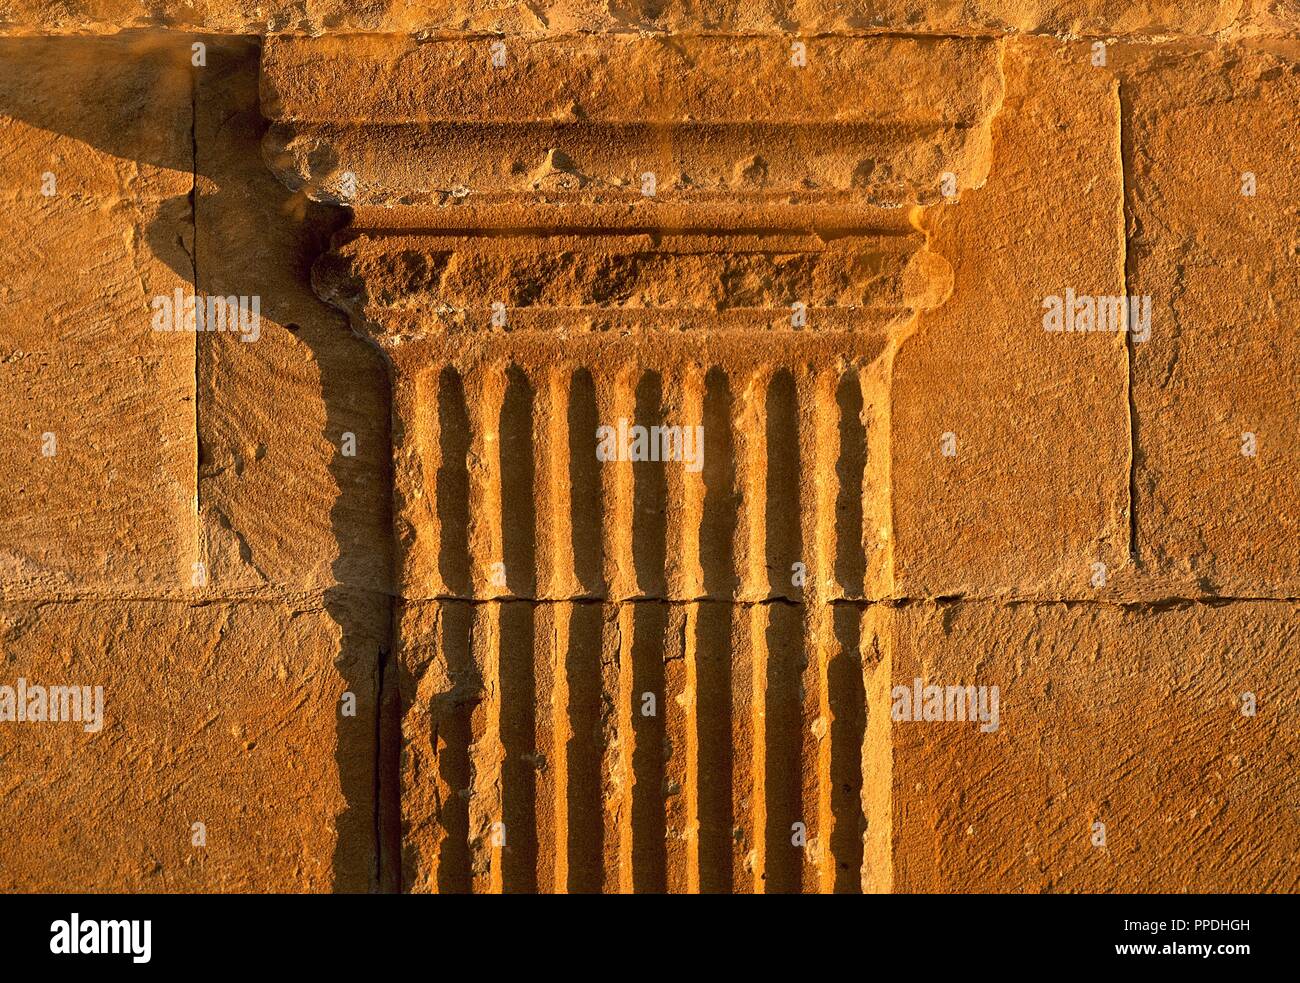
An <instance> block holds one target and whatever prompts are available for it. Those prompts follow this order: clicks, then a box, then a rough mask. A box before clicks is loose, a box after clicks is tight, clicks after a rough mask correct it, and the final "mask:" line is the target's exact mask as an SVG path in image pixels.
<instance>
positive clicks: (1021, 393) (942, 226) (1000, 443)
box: [878, 41, 1129, 597]
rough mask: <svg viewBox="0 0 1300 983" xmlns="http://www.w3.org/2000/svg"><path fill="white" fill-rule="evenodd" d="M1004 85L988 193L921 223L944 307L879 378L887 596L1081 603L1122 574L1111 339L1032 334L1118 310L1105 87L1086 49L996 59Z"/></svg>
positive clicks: (1124, 407)
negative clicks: (1101, 298)
mask: <svg viewBox="0 0 1300 983" xmlns="http://www.w3.org/2000/svg"><path fill="white" fill-rule="evenodd" d="M1004 70H1005V72H1006V75H1007V95H1006V100H1005V102H1004V104H1003V107H1002V113H1001V115H1000V116H999V117H998V119H997V120H996V122H995V124H994V131H993V161H992V166H991V168H990V173H989V179H988V183H987V184H986V185H985V187H984V188H982V189H979V190H975V191H970V192H966V193H963V194H962V196H961V201H960V202H958V203H954V204H946V205H943V206H938V207H936V208H935V209H932V210H931V211H930V212H928V213H927V221H928V222H929V223H930V224H931V228H932V231H931V238H930V242H929V246H928V248H929V249H930V250H931V251H933V252H935V253H937V254H938V255H940V256H944V257H946V258H948V259H949V260H950V261H951V262H952V264H953V293H952V297H951V298H950V299H949V300H948V302H947V303H946V304H944V305H943V306H942V307H940V308H939V309H938V310H936V311H933V312H929V313H924V314H922V315H921V316H920V317H919V318H918V320H917V323H916V328H915V333H914V334H912V335H911V336H910V337H909V338H907V340H906V341H904V342H903V343H902V345H901V348H900V350H899V352H898V354H897V356H896V357H895V358H894V361H893V373H892V387H891V389H890V392H889V405H890V412H889V418H888V420H889V428H890V429H889V433H890V438H891V448H892V457H891V462H890V468H891V470H890V473H889V476H888V482H889V495H890V508H891V513H892V517H893V529H892V563H891V562H890V553H891V551H890V550H888V549H886V550H885V551H883V555H882V559H881V565H880V567H879V568H878V569H879V574H878V577H879V579H878V583H879V585H880V586H879V590H880V592H881V593H882V594H894V595H899V596H908V597H921V596H936V595H962V594H967V595H973V596H989V595H995V594H1020V593H1028V594H1035V593H1043V592H1047V593H1053V594H1063V595H1065V596H1080V595H1086V594H1087V593H1088V592H1089V591H1090V589H1091V587H1090V582H1091V578H1092V575H1093V564H1094V563H1104V564H1105V565H1106V566H1107V567H1108V568H1109V569H1114V568H1116V567H1119V566H1120V565H1122V564H1124V563H1125V562H1126V561H1127V556H1128V518H1127V512H1126V510H1127V509H1128V494H1129V493H1128V481H1129V424H1128V401H1127V382H1128V370H1127V362H1126V349H1125V340H1124V337H1123V335H1122V333H1119V332H1114V331H1112V332H1109V333H1103V332H1096V333H1073V332H1071V333H1064V332H1062V333H1053V332H1048V331H1045V330H1044V324H1043V317H1044V313H1045V309H1044V306H1043V304H1044V299H1045V298H1047V297H1051V296H1063V295H1064V293H1065V291H1066V290H1067V289H1071V290H1073V291H1076V292H1077V293H1079V294H1089V295H1123V294H1124V292H1125V288H1124V233H1123V212H1122V207H1123V173H1122V170H1121V166H1120V137H1119V107H1120V103H1119V97H1118V92H1117V85H1116V82H1115V80H1114V79H1113V78H1112V77H1111V76H1110V75H1109V73H1108V72H1106V71H1105V70H1104V69H1097V68H1094V67H1093V66H1092V65H1091V64H1090V60H1089V49H1088V48H1087V46H1084V45H1060V44H1057V43H1055V42H1045V41H1036V42H1024V43H1008V47H1007V52H1006V58H1005V60H1004ZM880 532H881V538H882V539H884V538H885V537H886V536H888V535H889V533H890V530H889V529H888V528H885V529H882V530H880Z"/></svg>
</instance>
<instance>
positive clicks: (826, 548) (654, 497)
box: [0, 0, 1300, 893]
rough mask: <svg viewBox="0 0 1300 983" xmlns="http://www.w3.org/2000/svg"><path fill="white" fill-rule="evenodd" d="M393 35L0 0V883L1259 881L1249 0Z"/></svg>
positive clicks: (1256, 206) (1267, 292)
mask: <svg viewBox="0 0 1300 983" xmlns="http://www.w3.org/2000/svg"><path fill="white" fill-rule="evenodd" d="M422 6H423V5H410V4H406V3H395V2H392V3H385V2H379V3H349V4H338V3H335V2H332V0H329V2H321V3H314V2H308V3H294V4H246V3H240V2H227V0H214V2H211V3H195V4H190V5H186V6H185V7H184V8H180V9H172V5H165V4H147V3H131V2H124V3H29V2H25V0H9V2H3V0H0V231H2V233H3V241H4V242H5V243H6V244H7V246H8V248H7V249H5V250H4V251H3V253H2V254H0V398H2V399H3V406H4V415H3V425H0V670H2V671H0V890H9V891H57V890H94V891H99V890H125V891H385V892H388V891H413V892H423V891H452V892H458V891H472V892H476V893H477V892H496V891H508V892H509V891H541V892H563V891H606V892H618V891H673V892H687V891H736V892H768V891H773V892H775V891H804V892H830V891H837V892H844V891H849V892H856V891H876V892H880V891H1030V892H1037V891H1186V890H1198V891H1294V890H1296V889H1297V887H1298V886H1300V880H1298V879H1297V873H1296V871H1297V870H1300V865H1297V852H1298V851H1300V827H1298V822H1300V818H1298V817H1300V777H1298V776H1297V765H1296V757H1297V751H1298V750H1300V743H1298V740H1297V733H1298V732H1300V731H1298V728H1297V722H1298V719H1297V718H1298V713H1297V692H1298V684H1300V660H1297V652H1298V651H1300V536H1298V532H1300V529H1298V526H1300V520H1298V519H1297V505H1298V504H1300V477H1297V476H1298V475H1300V442H1298V441H1297V430H1298V427H1300V395H1298V394H1297V384H1298V380H1300V334H1298V333H1297V315H1298V314H1300V206H1298V205H1297V202H1298V201H1300V197H1298V195H1297V192H1298V189H1300V155H1298V154H1297V147H1300V109H1297V106H1300V9H1298V8H1297V7H1296V5H1295V4H1294V3H1291V2H1289V0H1184V2H1182V3H1177V4H1173V3H1170V4H1158V3H1135V2H1121V0H1040V2H1034V0H1023V2H1022V0H978V2H969V3H960V4H959V3H949V2H939V0H897V2H895V0H886V2H880V3H862V2H839V3H829V4H828V3H803V2H792V3H766V4H735V5H728V4H707V5H704V7H703V8H700V7H699V6H698V5H686V4H679V3H675V2H672V0H666V2H654V3H648V2H638V0H629V2H626V3H621V2H607V3H593V2H588V0H576V2H568V3H561V4H535V3H522V4H495V3H494V4H488V3H481V2H468V3H457V4H452V5H435V6H437V10H436V12H430V11H426V10H422V9H420V8H421V7H422ZM194 296H197V297H198V298H199V301H200V306H201V307H202V306H203V305H204V303H205V299H206V298H209V297H212V298H227V297H229V298H232V299H233V298H244V299H245V301H246V303H245V321H244V322H242V324H241V322H240V321H239V320H238V315H237V314H236V311H237V310H238V306H237V305H232V306H231V308H230V311H229V315H230V316H229V319H228V320H226V321H223V322H222V324H221V326H222V327H223V328H224V329H226V330H204V331H196V330H192V328H193V327H194V326H195V325H193V324H190V323H186V322H185V321H184V318H183V317H182V316H181V309H180V308H183V306H184V304H183V302H184V300H185V299H187V298H190V297H194ZM177 299H179V300H181V301H182V303H181V305H180V307H179V308H178V306H177V304H176V301H177ZM253 300H255V301H256V303H257V308H256V310H257V316H256V319H249V317H248V315H249V313H250V310H249V309H250V307H251V303H252V301H253ZM221 310H222V311H223V312H225V308H224V307H221ZM203 313H207V311H206V309H205V310H204V312H203ZM207 327H209V328H211V327H213V324H212V323H211V320H210V319H209V323H208V324H207ZM162 328H176V330H160V329H162ZM1058 329H1059V330H1058ZM601 428H607V429H601ZM637 428H645V432H644V433H642V431H640V430H638V429H637ZM650 428H660V429H657V430H651V429H650ZM697 428H698V429H697ZM641 438H644V439H643V440H642V442H640V443H638V440H639V439H641ZM20 679H21V680H22V687H24V689H23V692H22V694H21V695H22V696H23V699H22V700H20V699H19V696H20V693H19V682H18V681H19V680H20ZM74 685H75V686H78V687H82V686H84V687H90V689H89V690H86V691H84V692H86V693H87V695H89V694H90V693H91V692H93V691H94V688H96V687H102V688H103V689H102V693H103V715H102V721H95V722H85V721H63V722H53V721H39V720H32V719H19V718H20V717H21V718H26V717H28V716H29V714H28V712H27V711H28V709H29V704H30V701H31V700H32V699H35V700H36V702H37V703H39V702H40V699H39V698H36V697H32V695H31V692H30V690H29V689H28V688H29V687H32V686H45V687H55V686H74ZM4 687H8V688H9V692H10V693H11V694H12V695H11V696H10V697H9V703H8V707H9V709H10V711H11V712H9V713H8V714H6V695H5V694H6V690H5V689H4ZM927 687H938V688H939V690H938V694H937V698H935V691H934V690H930V689H927ZM965 687H974V689H972V690H970V691H969V694H968V691H967V690H966V689H965ZM959 688H960V689H959ZM967 695H969V697H970V700H971V702H970V703H969V704H967V703H965V702H964V700H965V699H966V697H967ZM20 702H21V703H23V704H24V705H23V707H22V710H23V712H22V713H21V714H18V713H17V712H16V711H17V707H18V704H19V703H20ZM30 705H31V706H34V705H35V704H30ZM65 709H66V707H65ZM913 710H915V713H913ZM981 711H982V713H983V715H982V716H981V715H980V713H981ZM88 713H89V710H88V707H87V714H88ZM972 715H973V717H972ZM913 717H915V719H909V718H913ZM954 718H955V719H954Z"/></svg>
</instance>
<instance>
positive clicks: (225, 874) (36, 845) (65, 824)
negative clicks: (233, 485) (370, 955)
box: [0, 598, 384, 892]
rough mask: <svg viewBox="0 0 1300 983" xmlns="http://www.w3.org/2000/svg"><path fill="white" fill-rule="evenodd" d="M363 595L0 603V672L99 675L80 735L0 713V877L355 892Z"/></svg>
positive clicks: (367, 755)
mask: <svg viewBox="0 0 1300 983" xmlns="http://www.w3.org/2000/svg"><path fill="white" fill-rule="evenodd" d="M373 608H374V602H373V601H370V600H365V599H348V598H335V599H333V600H332V601H331V602H330V604H329V605H328V606H327V608H326V609H321V608H315V609H312V608H294V607H289V606H285V605H279V604H275V603H238V604H206V605H193V604H188V603H185V602H157V601H138V602H122V601H117V602H80V603H64V602H36V603H16V604H11V603H6V604H3V605H0V651H2V652H3V667H4V668H3V674H2V676H0V685H3V686H16V685H17V680H18V678H19V677H22V678H23V679H25V680H26V681H27V682H28V683H30V684H36V685H43V686H63V685H77V686H91V687H96V686H103V687H104V692H103V699H104V703H103V707H104V710H103V727H102V729H101V730H99V731H98V732H95V733H87V732H86V731H85V729H84V725H82V724H78V723H76V722H74V721H67V722H59V723H54V722H44V723H41V722H32V721H25V722H6V723H0V761H2V762H3V771H0V775H2V776H3V777H2V778H0V804H2V805H3V807H2V808H0V844H2V845H3V856H4V863H3V864H0V885H2V886H3V889H4V890H6V891H114V890H116V891H159V892H171V891H329V890H344V891H358V890H359V891H364V890H367V889H369V888H371V887H372V885H373V884H374V882H375V867H376V859H377V851H376V845H375V842H374V838H375V824H374V815H375V812H374V789H375V761H376V756H375V699H376V695H375V694H376V672H377V668H378V662H377V653H378V650H379V647H380V645H381V644H382V641H381V636H379V635H376V634H374V633H373V626H375V625H376V624H378V625H380V626H383V625H384V622H383V621H378V622H377V621H376V618H375V611H374V610H373ZM340 624H346V625H347V626H348V627H347V628H340ZM361 624H368V625H370V626H372V628H371V629H369V630H361V629H358V627H357V626H358V625H361ZM367 631H369V633H367ZM347 692H351V693H353V694H355V696H356V715H355V716H345V715H344V714H343V712H342V709H343V705H344V704H343V696H344V694H345V693H347ZM196 822H202V823H204V824H205V825H206V833H207V845H206V846H204V847H196V846H193V845H192V842H193V836H194V832H193V831H192V826H193V824H194V823H196Z"/></svg>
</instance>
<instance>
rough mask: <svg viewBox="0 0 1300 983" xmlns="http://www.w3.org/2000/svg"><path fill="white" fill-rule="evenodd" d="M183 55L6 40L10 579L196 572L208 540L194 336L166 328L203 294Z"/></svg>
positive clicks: (5, 554) (2, 110)
mask: <svg viewBox="0 0 1300 983" xmlns="http://www.w3.org/2000/svg"><path fill="white" fill-rule="evenodd" d="M176 54H177V52H175V51H173V50H171V49H168V48H166V47H158V46H154V47H149V48H146V49H144V50H141V51H139V52H138V53H137V52H136V51H135V49H134V46H128V45H124V44H123V43H121V42H118V41H112V40H95V39H87V40H83V41H75V42H70V41H54V40H41V39H32V40H23V41H16V40H12V39H4V40H0V236H2V237H3V239H4V241H5V242H6V243H8V244H9V245H8V248H6V250H5V251H4V254H3V256H0V391H2V392H3V393H4V418H5V425H4V426H3V428H0V462H2V463H0V474H2V475H3V477H2V478H0V591H3V592H5V593H8V594H12V593H15V592H18V593H32V592H39V593H43V594H45V595H46V596H50V595H54V594H59V593H63V592H68V591H98V592H108V593H109V594H114V593H120V592H126V593H130V592H139V591H145V590H148V591H174V590H180V589H183V588H184V587H186V586H187V585H188V584H189V582H190V577H191V564H192V563H193V562H195V561H196V560H197V559H198V557H197V555H196V550H195V546H196V525H197V522H196V518H195V458H196V448H195V442H194V437H193V432H194V412H195V411H194V337H193V335H185V334H176V333H161V332H156V331H154V330H153V313H154V312H153V310H152V308H151V300H152V298H153V297H155V296H158V295H164V296H168V297H171V296H172V295H173V291H175V290H178V289H180V290H182V291H183V292H184V293H187V294H188V293H189V277H188V276H187V275H186V272H185V271H186V269H187V268H188V249H189V248H190V245H189V244H190V242H191V230H192V223H191V221H190V214H189V205H188V202H187V201H186V198H185V195H186V194H187V193H188V191H189V188H190V186H191V183H192V177H191V173H190V159H191V150H190V135H189V105H190V98H191V93H190V87H189V73H188V71H187V70H186V69H185V68H182V67H180V66H178V64H177V58H176ZM180 257H185V258H186V259H185V262H184V265H183V266H182V264H181V262H180V260H179V258H180ZM47 435H48V436H47Z"/></svg>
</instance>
